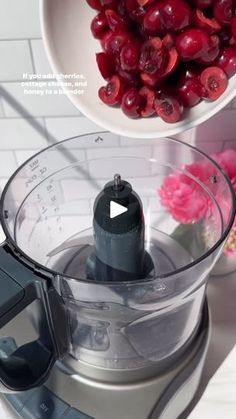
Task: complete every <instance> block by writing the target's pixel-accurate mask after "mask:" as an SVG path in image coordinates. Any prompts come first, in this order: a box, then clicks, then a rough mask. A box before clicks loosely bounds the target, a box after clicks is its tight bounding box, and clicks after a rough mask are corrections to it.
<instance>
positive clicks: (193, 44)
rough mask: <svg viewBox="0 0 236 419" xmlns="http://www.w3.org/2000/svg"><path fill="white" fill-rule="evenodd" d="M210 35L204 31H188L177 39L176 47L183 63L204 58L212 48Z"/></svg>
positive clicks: (192, 29) (195, 29)
mask: <svg viewBox="0 0 236 419" xmlns="http://www.w3.org/2000/svg"><path fill="white" fill-rule="evenodd" d="M211 45H212V41H211V38H210V36H209V34H208V33H207V32H206V31H204V30H203V29H198V28H191V29H186V30H185V31H184V32H182V33H181V34H179V35H178V36H177V37H176V38H175V46H176V49H177V51H178V53H179V55H180V58H181V59H182V60H183V61H189V60H195V59H196V58H200V57H202V56H203V55H204V54H205V53H206V52H207V51H208V50H209V48H210V47H211Z"/></svg>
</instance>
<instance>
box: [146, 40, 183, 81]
mask: <svg viewBox="0 0 236 419" xmlns="http://www.w3.org/2000/svg"><path fill="white" fill-rule="evenodd" d="M178 62H179V57H178V54H177V51H176V49H175V48H174V47H173V48H171V49H170V50H169V51H168V57H167V63H166V66H165V68H164V69H163V71H162V72H160V73H157V74H147V73H141V79H142V81H143V83H144V84H145V85H147V86H150V87H154V86H157V85H158V84H159V83H160V82H161V81H162V80H163V79H165V78H167V77H168V76H169V75H170V74H172V73H173V72H174V70H175V69H176V67H177V65H178Z"/></svg>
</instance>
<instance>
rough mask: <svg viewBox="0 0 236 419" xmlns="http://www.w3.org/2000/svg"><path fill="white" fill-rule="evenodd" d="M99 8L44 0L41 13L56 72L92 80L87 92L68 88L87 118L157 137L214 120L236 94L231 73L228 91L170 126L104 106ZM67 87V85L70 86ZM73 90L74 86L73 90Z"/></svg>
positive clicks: (82, 0)
mask: <svg viewBox="0 0 236 419" xmlns="http://www.w3.org/2000/svg"><path fill="white" fill-rule="evenodd" d="M95 14H96V11H94V10H92V9H91V8H90V7H89V6H88V4H87V2H86V0H41V6H40V15H41V26H42V33H43V39H44V45H45V48H46V51H47V55H48V59H49V62H50V64H51V67H52V69H53V72H54V73H56V74H58V76H57V77H58V78H59V79H60V73H63V74H74V73H77V74H82V75H83V76H84V77H85V78H86V80H87V83H88V86H87V88H86V89H85V92H84V94H83V95H79V94H74V93H72V92H68V91H67V95H68V97H69V98H70V100H71V101H72V102H73V104H74V105H75V106H76V107H77V108H78V109H79V110H80V111H81V112H82V113H83V114H84V115H86V116H87V117H88V118H90V119H91V120H92V121H94V122H95V123H96V124H98V125H100V126H101V127H104V128H105V129H107V130H109V131H112V132H114V133H117V134H119V135H122V136H128V137H135V138H158V137H165V136H167V137H168V136H171V135H175V134H177V133H179V132H181V131H184V130H187V129H189V128H192V127H194V126H196V125H199V124H201V123H202V122H204V121H206V120H207V119H209V118H210V117H211V116H213V115H214V114H215V113H217V112H219V111H220V110H221V109H222V108H223V107H224V106H226V105H227V104H228V103H229V102H230V101H231V100H232V99H233V98H234V96H235V94H236V76H233V77H231V79H230V80H229V85H228V88H227V90H226V91H225V92H224V94H223V95H222V96H221V97H220V98H219V99H218V100H217V101H215V102H205V101H202V102H201V103H200V104H199V105H197V106H195V107H194V108H192V109H191V110H189V111H187V112H186V115H185V117H184V119H183V120H182V121H180V122H178V123H176V124H167V123H165V122H164V121H162V120H161V119H160V118H158V117H157V118H147V119H144V118H142V119H130V118H128V117H127V116H126V115H124V113H123V112H122V111H121V110H120V109H118V108H112V107H108V106H107V105H105V104H104V103H103V102H101V100H100V99H99V98H98V94H97V92H98V89H99V87H101V86H102V85H105V84H106V82H104V80H103V78H102V77H101V75H100V74H99V71H98V68H97V64H96V57H95V54H96V52H99V51H101V46H100V43H99V41H97V40H95V39H94V38H93V36H92V34H91V32H90V23H91V20H92V18H93V16H94V15H95ZM67 90H68V89H67ZM69 90H73V89H71V88H69Z"/></svg>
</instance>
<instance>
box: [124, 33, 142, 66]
mask: <svg viewBox="0 0 236 419" xmlns="http://www.w3.org/2000/svg"><path fill="white" fill-rule="evenodd" d="M139 56H140V43H139V42H138V41H136V40H131V41H130V42H128V43H127V44H126V45H124V46H123V48H122V50H121V52H120V65H121V68H122V69H123V70H126V71H132V70H137V69H138V63H139Z"/></svg>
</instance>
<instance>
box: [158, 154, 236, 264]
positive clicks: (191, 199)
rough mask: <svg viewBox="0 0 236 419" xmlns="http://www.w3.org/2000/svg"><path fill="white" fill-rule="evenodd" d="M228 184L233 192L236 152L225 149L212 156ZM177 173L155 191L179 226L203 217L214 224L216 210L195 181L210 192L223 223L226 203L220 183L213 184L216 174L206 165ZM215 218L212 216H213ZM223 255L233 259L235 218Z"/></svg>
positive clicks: (235, 229)
mask: <svg viewBox="0 0 236 419" xmlns="http://www.w3.org/2000/svg"><path fill="white" fill-rule="evenodd" d="M212 158H213V160H215V161H216V162H217V163H218V164H219V165H220V166H221V167H222V168H223V170H224V171H225V173H226V174H227V175H228V177H229V178H230V180H231V183H232V185H233V188H234V190H235V192H236V150H233V149H228V150H225V151H223V152H221V153H216V154H214V155H213V156H212ZM181 169H182V170H181V171H176V172H175V173H172V174H170V175H169V176H167V177H166V178H165V180H164V182H163V184H162V186H161V188H160V190H159V195H160V200H161V203H162V205H164V206H165V207H166V208H167V210H168V211H169V212H170V213H171V215H172V217H173V218H174V219H175V220H176V221H179V222H180V223H182V224H189V223H195V222H197V221H199V220H200V219H201V218H203V217H204V216H206V217H209V218H210V217H212V218H213V219H214V220H215V222H216V223H217V222H218V221H219V220H218V218H219V217H218V214H217V216H216V213H215V211H216V206H215V205H214V204H213V201H212V199H211V198H210V197H209V195H208V193H207V192H205V191H204V188H202V186H201V185H200V184H199V181H200V182H201V183H202V184H204V185H206V187H208V188H210V190H211V193H212V194H213V195H214V196H215V198H216V201H217V202H218V203H219V204H220V207H221V213H222V215H223V218H224V219H225V221H226V222H227V218H228V216H229V214H230V208H229V205H230V203H229V202H228V200H227V199H225V196H224V191H223V190H221V182H220V183H217V182H216V183H215V184H214V178H215V177H216V175H217V170H216V169H215V168H214V166H213V165H211V164H209V163H208V162H207V161H205V162H200V163H193V164H190V165H185V166H183V167H182V168H181ZM214 214H215V215H214ZM224 251H225V253H226V254H228V255H230V256H233V257H235V258H236V218H235V221H234V225H233V228H232V230H231V232H230V235H229V238H228V240H227V243H226V245H225V249H224Z"/></svg>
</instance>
